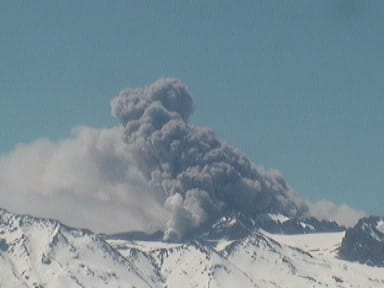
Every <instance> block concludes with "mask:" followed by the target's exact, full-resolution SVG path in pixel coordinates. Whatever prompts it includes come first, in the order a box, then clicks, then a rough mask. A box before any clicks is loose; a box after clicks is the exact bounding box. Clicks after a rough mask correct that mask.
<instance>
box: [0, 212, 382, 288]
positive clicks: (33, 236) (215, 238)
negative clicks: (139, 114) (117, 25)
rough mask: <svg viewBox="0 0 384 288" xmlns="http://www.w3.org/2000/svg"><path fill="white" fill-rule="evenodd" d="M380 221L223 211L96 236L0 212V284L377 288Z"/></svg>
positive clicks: (38, 286) (137, 287) (36, 287)
mask: <svg viewBox="0 0 384 288" xmlns="http://www.w3.org/2000/svg"><path fill="white" fill-rule="evenodd" d="M383 228H384V219H383V218H380V217H367V218H364V219H361V220H360V221H359V222H358V224H357V225H356V226H355V227H353V228H349V229H345V228H344V227H341V226H338V225H337V224H335V223H332V222H326V221H319V220H316V219H311V218H309V219H304V218H303V219H290V218H288V217H286V216H284V215H279V214H266V215H260V216H259V217H256V218H254V219H250V218H247V217H246V216H244V215H239V214H233V215H227V216H225V217H222V218H221V219H219V220H218V221H217V222H216V223H213V224H212V225H211V226H210V227H206V228H205V229H204V230H201V231H200V233H199V234H196V235H195V237H189V238H185V239H183V240H180V241H178V242H165V241H163V240H162V236H163V235H162V232H156V233H153V234H146V233H144V232H129V233H119V234H114V235H105V234H97V233H93V232H92V231H89V230H86V229H78V228H71V227H68V226H66V225H64V224H62V223H60V222H59V221H57V220H52V219H46V218H37V217H32V216H28V215H18V214H14V213H11V212H8V211H6V210H2V209H1V210H0V287H31V288H32V287H33V288H43V287H69V288H71V287H132V288H133V287H135V288H141V287H163V288H165V287H167V288H172V287H262V288H268V287H287V288H288V287H295V288H297V287H384V273H383V272H384V268H383V267H384V261H383V258H384V253H383V251H384V250H383V249H384V248H383V247H384V229H383Z"/></svg>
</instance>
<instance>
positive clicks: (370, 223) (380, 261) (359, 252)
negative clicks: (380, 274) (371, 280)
mask: <svg viewBox="0 0 384 288" xmlns="http://www.w3.org/2000/svg"><path fill="white" fill-rule="evenodd" d="M340 256H341V257H342V258H344V259H346V260H350V261H358V262H360V263H363V264H367V265H372V266H380V267H384V218H381V217H376V216H370V217H365V218H362V219H360V220H359V222H358V223H357V224H356V225H355V226H354V227H352V228H350V229H348V230H347V231H346V232H345V237H344V239H343V241H342V243H341V247H340Z"/></svg>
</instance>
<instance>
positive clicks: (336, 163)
mask: <svg viewBox="0 0 384 288" xmlns="http://www.w3.org/2000/svg"><path fill="white" fill-rule="evenodd" d="M206 2H208V3H206ZM239 2H240V1H239ZM239 2H237V1H236V3H235V1H178V2H176V1H161V2H160V1H2V3H1V4H0V7H1V9H0V43H1V44H0V55H1V56H2V57H1V59H2V60H1V65H0V93H1V96H0V122H1V130H0V139H1V141H0V153H1V154H7V153H9V151H11V150H13V149H14V147H15V146H16V145H17V144H18V143H28V142H31V141H33V140H35V139H37V138H41V137H48V138H52V139H60V138H65V137H67V136H68V135H69V133H70V130H71V128H72V127H75V126H77V125H88V126H92V127H111V126H114V125H117V121H116V120H115V119H113V118H112V117H111V116H110V106H109V101H110V99H111V98H112V97H113V96H115V95H117V94H118V92H119V91H120V90H121V89H124V88H127V87H140V86H143V85H145V84H149V83H151V82H153V81H154V80H156V79H158V78H160V77H163V76H172V77H176V78H179V79H181V80H183V81H184V82H185V83H187V85H188V86H189V87H190V91H191V93H192V95H193V97H194V103H195V113H194V114H193V117H192V122H193V123H194V124H196V125H199V126H206V127H210V128H212V129H214V130H215V131H216V133H217V134H218V135H219V136H220V137H221V138H223V139H224V140H226V141H227V142H229V143H231V144H232V145H234V146H236V147H238V148H239V149H240V150H241V151H243V152H244V153H246V154H247V155H248V156H249V158H250V159H252V160H253V161H255V162H256V163H258V164H261V165H263V166H265V167H267V168H276V169H279V170H280V171H282V173H283V174H284V175H285V177H286V179H287V181H288V182H289V184H290V185H291V186H292V187H294V188H295V189H296V190H297V191H298V192H299V193H300V194H301V195H303V196H304V197H305V198H308V199H310V200H319V199H329V200H332V201H335V202H336V203H343V202H345V203H347V204H349V205H351V206H353V207H355V208H358V209H362V210H365V211H367V212H368V213H374V214H383V209H382V207H383V204H384V181H383V178H384V177H383V176H384V175H383V174H384V172H383V171H384V151H383V150H384V149H383V142H384V135H383V133H382V125H383V123H384V116H383V107H384V81H383V71H384V60H383V59H384V57H383V56H384V55H383V54H384V52H383V51H384V37H383V36H384V35H383V33H384V32H383V27H384V17H383V16H384V3H383V2H381V1H354V0H344V1H243V2H241V3H239Z"/></svg>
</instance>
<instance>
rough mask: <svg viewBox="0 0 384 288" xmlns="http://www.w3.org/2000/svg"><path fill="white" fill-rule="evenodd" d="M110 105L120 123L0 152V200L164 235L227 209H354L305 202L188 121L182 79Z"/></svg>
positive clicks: (68, 218)
mask: <svg viewBox="0 0 384 288" xmlns="http://www.w3.org/2000/svg"><path fill="white" fill-rule="evenodd" d="M111 106H112V114H113V115H114V116H115V117H117V118H118V119H119V120H120V122H121V124H122V127H115V128H108V129H94V128H89V127H78V128H75V129H74V130H73V131H72V133H71V135H70V137H68V138H67V139H63V140H60V141H51V140H49V139H39V140H36V141H34V142H33V143H29V144H24V145H19V146H17V147H16V148H15V149H14V151H12V152H11V153H8V154H7V155H2V156H1V157H0V203H1V207H4V208H6V209H10V210H12V211H15V212H19V213H30V214H33V215H36V216H44V217H47V216H49V217H53V218H58V219H60V220H61V221H64V222H65V223H66V224H69V225H73V226H80V227H86V228H90V229H92V230H95V231H97V232H106V233H112V232H121V231H129V230H144V231H155V230H157V229H161V230H162V231H165V238H166V239H180V238H182V237H185V236H187V235H188V234H191V233H193V232H194V231H195V230H196V229H198V228H201V227H203V226H204V225H207V224H209V223H210V222H212V221H215V220H216V219H217V218H218V217H221V216H222V215H223V214H226V213H232V212H236V213H243V214H246V215H249V216H251V217H252V216H257V214H259V213H281V214H285V215H287V216H298V215H309V216H316V217H318V218H321V219H328V220H338V221H339V222H343V221H344V222H345V221H347V220H351V219H355V218H356V217H358V216H359V215H361V213H360V212H356V211H354V210H352V209H350V208H349V207H347V206H341V207H339V206H336V205H334V204H333V203H330V202H321V203H317V204H312V203H309V202H306V201H305V200H303V199H302V198H300V197H299V196H298V194H297V193H296V192H295V191H293V190H292V189H291V188H290V187H289V186H288V185H287V183H286V182H285V180H284V178H283V177H282V175H281V174H280V173H279V172H278V171H275V170H272V171H267V170H265V169H264V168H262V167H258V166H256V165H255V164H254V163H252V162H251V161H249V160H248V159H247V157H245V156H244V155H243V154H242V153H240V152H239V151H238V150H237V149H235V148H234V147H232V146H230V145H228V144H226V143H224V142H223V141H221V140H220V139H218V138H217V137H216V135H215V134H214V132H213V131H211V130H209V129H206V128H201V127H196V126H193V125H191V124H190V123H189V118H190V116H191V114H192V112H193V102H192V98H191V95H190V93H189V91H188V89H187V87H186V86H185V85H184V84H183V83H182V82H181V81H179V80H176V79H160V80H158V81H156V82H155V83H153V84H152V85H150V86H148V87H145V88H142V89H129V90H126V91H123V92H121V93H120V95H118V96H117V97H116V98H115V99H113V100H112V102H111ZM359 213H360V214H359ZM332 218H333V219H332ZM351 221H353V220H351ZM342 224H345V223H342Z"/></svg>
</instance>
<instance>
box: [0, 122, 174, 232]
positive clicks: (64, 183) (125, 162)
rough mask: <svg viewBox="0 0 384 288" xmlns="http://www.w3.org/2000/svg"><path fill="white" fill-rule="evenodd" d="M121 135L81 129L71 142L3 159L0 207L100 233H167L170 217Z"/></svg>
mask: <svg viewBox="0 0 384 288" xmlns="http://www.w3.org/2000/svg"><path fill="white" fill-rule="evenodd" d="M121 134H122V129H121V128H112V129H93V128H87V127H78V128H76V129H74V130H73V131H72V134H71V136H70V137H69V138H68V139H64V140H61V141H58V142H53V141H50V140H48V139H39V140H37V141H35V142H33V143H30V144H26V145H19V146H18V147H17V148H16V149H15V150H14V151H13V152H11V153H9V154H8V155H4V156H2V157H1V158H0V203H1V207H3V208H6V209H9V210H11V211H14V212H18V213H28V214H32V215H35V216H42V217H54V218H57V219H59V220H61V221H64V223H66V224H68V225H71V226H77V227H85V228H89V229H92V230H94V231H97V232H117V231H126V230H135V229H140V230H146V231H151V230H156V229H164V222H165V219H167V218H168V215H167V211H166V210H165V209H164V208H163V206H162V205H161V204H160V203H159V202H158V201H156V199H154V197H153V192H152V188H151V187H150V186H149V185H147V183H146V181H145V179H144V178H143V177H142V176H141V173H140V172H139V171H138V170H137V169H136V167H135V165H134V160H133V159H132V155H131V154H130V153H129V152H128V151H127V147H126V145H125V144H124V143H123V142H122V141H121Z"/></svg>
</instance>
